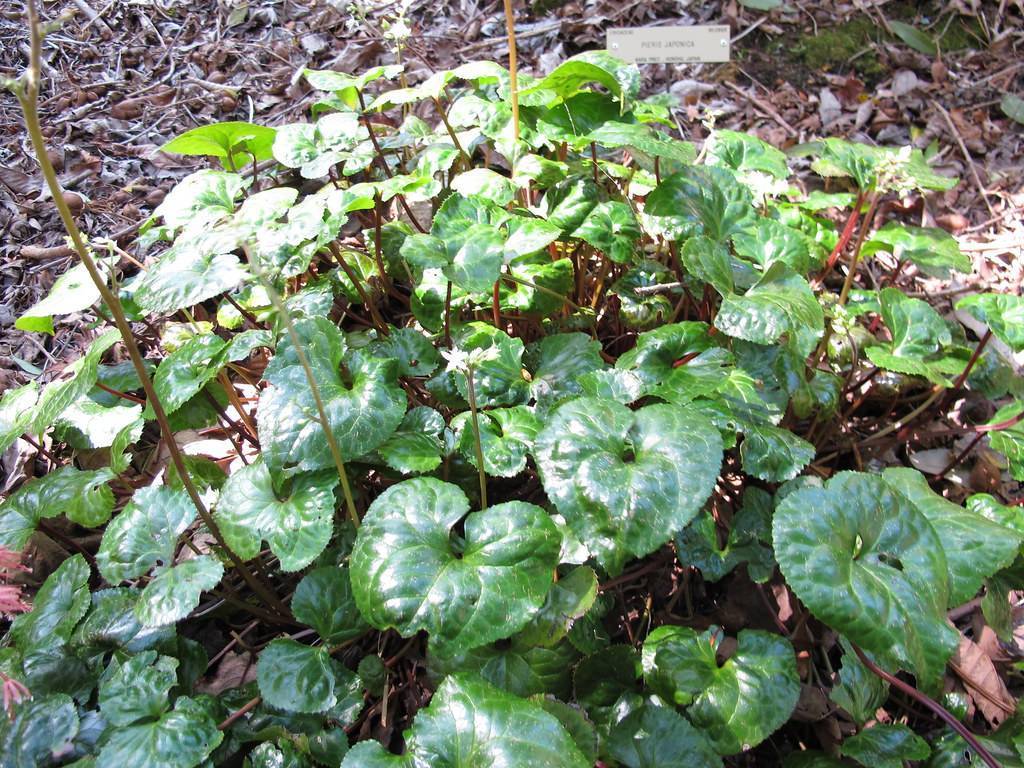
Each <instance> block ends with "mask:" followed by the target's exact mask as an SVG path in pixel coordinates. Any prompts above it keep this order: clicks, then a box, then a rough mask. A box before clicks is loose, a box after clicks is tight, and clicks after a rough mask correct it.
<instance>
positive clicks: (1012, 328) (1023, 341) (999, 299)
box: [956, 293, 1024, 352]
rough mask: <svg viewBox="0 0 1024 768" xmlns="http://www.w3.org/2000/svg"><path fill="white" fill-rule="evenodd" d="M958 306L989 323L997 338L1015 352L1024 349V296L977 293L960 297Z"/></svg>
mask: <svg viewBox="0 0 1024 768" xmlns="http://www.w3.org/2000/svg"><path fill="white" fill-rule="evenodd" d="M956 308H957V309H963V310H966V311H967V312H969V313H970V314H971V315H973V316H974V317H976V318H978V319H979V320H981V322H983V323H985V324H987V325H988V327H989V328H991V329H992V333H993V334H995V336H996V338H997V339H999V340H1000V341H1002V342H1003V343H1004V344H1006V345H1007V346H1008V347H1010V349H1012V350H1013V351H1014V352H1021V351H1024V297H1021V296H1013V295H1011V294H1008V293H1007V294H1003V293H976V294H973V295H971V296H967V297H965V298H963V299H960V301H958V302H957V303H956Z"/></svg>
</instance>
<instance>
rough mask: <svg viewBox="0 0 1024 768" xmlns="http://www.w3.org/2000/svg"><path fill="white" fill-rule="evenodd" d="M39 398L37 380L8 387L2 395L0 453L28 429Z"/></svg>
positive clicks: (0, 403) (0, 404) (0, 405)
mask: <svg viewBox="0 0 1024 768" xmlns="http://www.w3.org/2000/svg"><path fill="white" fill-rule="evenodd" d="M38 398H39V385H38V384H37V383H36V382H35V381H30V382H29V383H28V384H25V385H23V386H20V387H16V388H14V389H8V390H7V391H6V392H4V394H3V396H2V397H0V454H2V453H4V452H5V451H6V450H7V449H8V448H9V447H10V446H11V445H13V444H14V442H15V441H16V440H17V439H18V438H19V437H21V436H22V434H24V433H25V431H26V430H27V429H28V427H29V424H30V423H31V421H32V417H33V414H34V412H35V409H34V406H35V404H36V400H37V399H38Z"/></svg>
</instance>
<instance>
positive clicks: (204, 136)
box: [159, 121, 277, 165]
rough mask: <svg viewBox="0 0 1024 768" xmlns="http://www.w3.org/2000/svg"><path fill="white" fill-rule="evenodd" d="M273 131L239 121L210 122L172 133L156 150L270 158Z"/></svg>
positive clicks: (260, 158) (229, 157) (253, 158)
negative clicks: (209, 123)
mask: <svg viewBox="0 0 1024 768" xmlns="http://www.w3.org/2000/svg"><path fill="white" fill-rule="evenodd" d="M276 133H277V132H276V131H275V130H274V129H273V128H267V127H265V126H262V125H253V124H252V123H245V122H241V121H228V122H224V123H213V124H211V125H201V126H199V127H198V128H193V129H192V130H191V131H185V132H184V133H182V134H179V135H178V136H175V137H174V138H173V139H171V140H170V141H168V142H167V143H166V144H164V145H163V146H162V147H160V149H159V151H160V152H170V153H172V154H176V155H205V156H207V157H217V158H220V159H221V160H222V161H230V159H231V158H234V157H235V155H237V154H239V153H240V152H244V153H245V155H243V156H244V157H246V158H248V159H251V160H255V161H256V162H259V161H261V160H268V159H270V157H271V152H270V148H271V146H272V145H273V143H274V136H275V134H276ZM225 165H229V162H225Z"/></svg>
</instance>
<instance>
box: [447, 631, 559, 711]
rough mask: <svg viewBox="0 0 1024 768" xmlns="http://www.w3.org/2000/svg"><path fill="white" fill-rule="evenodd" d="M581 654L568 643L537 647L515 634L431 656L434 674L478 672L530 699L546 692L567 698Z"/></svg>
mask: <svg viewBox="0 0 1024 768" xmlns="http://www.w3.org/2000/svg"><path fill="white" fill-rule="evenodd" d="M578 660H579V653H578V652H577V651H576V649H575V648H573V646H572V645H571V644H570V643H568V642H561V643H556V644H554V645H551V646H535V645H532V644H531V643H530V642H529V641H528V640H527V639H525V638H523V637H520V636H519V635H516V636H514V637H512V638H511V639H509V640H504V641H499V642H497V643H488V644H487V645H482V646H479V647H477V648H473V649H471V650H468V651H465V652H463V653H456V654H453V655H450V656H449V655H445V654H443V653H433V652H432V655H431V656H430V657H429V659H428V664H429V667H430V671H431V674H433V675H436V676H438V677H442V676H445V675H450V674H459V673H465V674H475V675H479V676H480V677H482V678H483V679H484V680H486V681H487V682H488V683H490V684H491V685H493V686H495V687H497V688H501V689H502V690H503V691H508V692H509V693H511V694H514V695H516V696H521V697H523V698H528V697H530V696H534V695H540V694H546V695H552V696H557V697H559V698H568V697H569V696H570V695H571V693H572V667H573V664H575V663H576V661H578Z"/></svg>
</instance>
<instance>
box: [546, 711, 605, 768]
mask: <svg viewBox="0 0 1024 768" xmlns="http://www.w3.org/2000/svg"><path fill="white" fill-rule="evenodd" d="M530 700H531V701H532V702H534V703H535V704H537V705H539V706H540V707H542V708H543V709H544V711H545V712H547V713H548V714H550V715H553V716H554V717H556V718H557V719H558V722H560V723H561V724H562V727H563V728H565V730H566V731H568V732H569V735H570V736H572V740H573V741H574V742H575V743H576V746H577V747H579V749H580V752H582V753H583V756H584V757H585V758H586V761H587V765H593V764H594V763H596V762H597V749H598V746H599V741H598V737H597V729H596V728H594V724H593V723H592V722H590V719H589V718H588V717H587V715H586V713H585V712H583V710H582V709H580V708H579V707H577V706H575V705H573V704H566V703H564V702H561V701H559V700H558V699H553V698H551V697H550V696H540V695H537V696H533V697H531V699H530Z"/></svg>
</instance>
